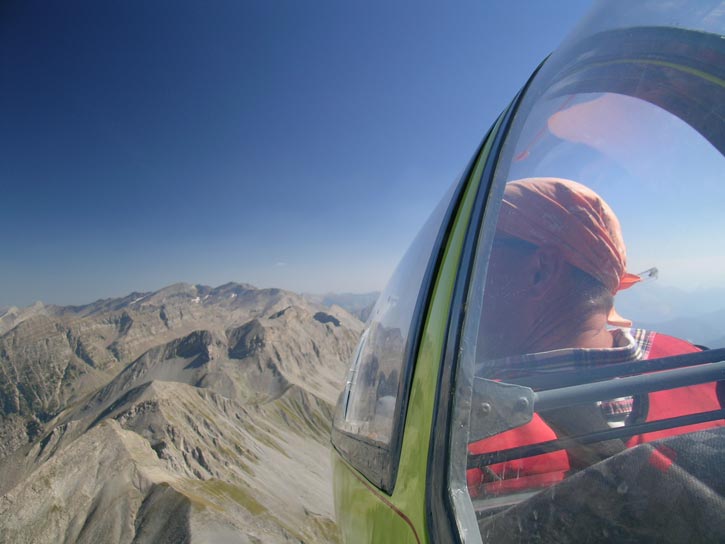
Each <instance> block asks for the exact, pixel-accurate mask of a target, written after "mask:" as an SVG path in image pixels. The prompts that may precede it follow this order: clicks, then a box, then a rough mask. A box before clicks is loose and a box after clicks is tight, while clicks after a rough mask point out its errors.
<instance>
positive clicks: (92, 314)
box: [0, 284, 363, 542]
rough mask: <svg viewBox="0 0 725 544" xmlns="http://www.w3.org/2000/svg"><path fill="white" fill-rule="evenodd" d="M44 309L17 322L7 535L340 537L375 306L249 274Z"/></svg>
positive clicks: (6, 401) (1, 462)
mask: <svg viewBox="0 0 725 544" xmlns="http://www.w3.org/2000/svg"><path fill="white" fill-rule="evenodd" d="M42 308H43V309H42V310H40V309H39V308H36V310H37V311H32V312H29V315H25V314H24V313H23V311H18V312H17V313H16V314H15V315H14V316H13V317H12V319H13V320H15V326H13V327H12V328H9V329H8V330H6V331H5V332H4V333H3V334H2V335H0V372H2V374H0V375H1V376H2V378H1V379H0V401H1V402H0V448H2V451H1V452H0V534H2V535H3V538H0V540H3V541H7V542H15V541H20V540H22V541H28V542H57V541H58V540H59V539H60V540H62V541H67V542H132V541H133V542H162V541H166V542H195V541H198V542H217V541H235V542H236V541H239V542H335V541H337V538H338V537H337V532H336V528H335V525H334V521H333V520H334V516H333V508H332V503H331V498H330V489H329V486H330V485H331V484H330V466H329V451H328V449H329V428H330V421H331V417H332V410H333V406H334V402H335V400H336V397H337V394H338V392H339V390H340V388H341V385H342V382H343V379H344V375H345V371H346V367H347V363H348V360H349V358H350V356H351V354H352V351H353V349H354V347H355V344H356V342H357V338H358V336H359V334H360V332H361V330H362V326H363V325H362V323H361V322H360V321H359V320H358V319H356V318H355V317H353V316H352V315H350V314H349V313H347V312H346V311H345V310H343V309H341V308H340V307H337V306H334V307H332V308H328V307H325V306H323V305H321V304H316V303H313V302H310V301H309V300H306V299H305V298H303V297H301V296H299V295H296V294H294V293H291V292H288V291H283V290H280V289H256V288H254V287H252V286H250V285H242V284H226V285H223V286H220V287H216V288H211V287H207V286H201V285H187V284H176V285H172V286H169V287H167V288H164V289H162V290H160V291H156V292H153V293H133V294H131V295H129V296H126V297H123V298H118V299H105V300H99V301H96V302H94V303H92V304H87V305H83V306H66V307H52V306H48V307H45V306H44V307H42ZM18 317H22V319H18ZM3 318H4V316H3ZM3 318H0V319H3ZM6 323H8V324H9V323H10V319H8V320H7V321H6ZM8 326H9V325H8Z"/></svg>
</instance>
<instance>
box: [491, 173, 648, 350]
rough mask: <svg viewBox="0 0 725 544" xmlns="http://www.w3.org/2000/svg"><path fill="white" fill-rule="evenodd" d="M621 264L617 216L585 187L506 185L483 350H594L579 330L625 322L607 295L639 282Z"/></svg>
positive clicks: (554, 181)
mask: <svg viewBox="0 0 725 544" xmlns="http://www.w3.org/2000/svg"><path fill="white" fill-rule="evenodd" d="M626 261H627V258H626V248H625V245H624V240H623V238H622V232H621V228H620V225H619V220H618V219H617V217H616V215H615V214H614V212H613V211H612V209H611V208H610V207H609V205H608V204H607V203H606V202H605V201H604V200H603V199H602V198H601V197H600V196H599V195H598V194H596V193H595V192H594V191H592V190H591V189H589V188H588V187H585V186H584V185H582V184H580V183H577V182H574V181H570V180H565V179H558V178H529V179H522V180H518V181H513V182H511V183H508V184H507V185H506V188H505V191H504V196H503V201H502V205H501V212H500V215H499V220H498V225H497V228H496V237H495V239H494V247H493V250H492V253H491V260H490V263H491V264H490V266H489V269H488V273H487V280H486V290H485V291H484V307H483V318H482V330H481V333H482V336H481V339H480V341H479V346H480V349H481V351H482V353H483V355H484V356H485V357H486V358H495V357H504V356H509V355H517V354H523V353H532V352H537V351H547V350H551V349H558V348H564V347H601V346H591V345H588V342H587V339H586V333H587V331H590V332H591V331H594V330H595V329H596V330H597V331H598V333H601V331H602V330H606V325H607V323H609V324H616V325H627V324H628V323H627V322H626V320H624V319H622V318H621V317H620V316H618V315H617V314H616V312H614V307H613V296H614V294H615V293H616V292H617V291H619V290H620V289H624V288H626V287H629V286H630V285H632V284H633V283H635V282H636V281H638V280H639V278H638V277H637V276H634V275H632V274H628V273H627V272H626ZM595 324H596V326H595ZM582 335H584V338H582ZM608 336H611V335H608ZM602 338H604V337H602Z"/></svg>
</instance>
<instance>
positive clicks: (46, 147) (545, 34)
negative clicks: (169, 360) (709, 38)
mask: <svg viewBox="0 0 725 544" xmlns="http://www.w3.org/2000/svg"><path fill="white" fill-rule="evenodd" d="M589 4H590V2H588V1H584V0H560V1H557V2H540V1H538V0H530V1H526V2H517V1H507V2H503V1H484V0H479V1H476V2H473V1H468V0H460V1H456V2H444V1H442V0H441V1H439V2H427V1H417V2H413V1H405V2H402V1H401V2H392V1H377V0H366V1H364V2H363V1H359V2H352V1H340V0H335V1H326V0H319V1H313V0H308V1H306V2H300V1H285V0H272V1H255V2H251V1H241V0H239V1H236V0H235V1H223V0H218V1H215V2H188V1H185V0H175V1H166V2H162V1H148V2H142V1H135V0H132V1H126V2H111V1H97V0H93V1H80V0H76V1H69V2H63V3H60V2H57V3H49V2H34V1H7V0H6V1H4V2H2V3H0V119H1V120H2V121H0V225H1V228H2V231H3V243H2V249H1V251H0V306H10V305H16V306H26V305H29V304H32V303H33V302H34V301H36V300H41V301H43V302H44V303H52V304H82V303H86V302H91V301H93V300H96V299H98V298H106V297H112V296H122V295H125V294H128V293H130V292H132V291H151V290H156V289H159V288H161V287H163V286H166V285H169V284H171V283H175V282H180V281H183V282H188V283H201V284H206V285H220V284H222V283H226V282H228V281H237V282H246V283H251V284H253V285H256V286H258V287H281V288H285V289H290V290H294V291H298V292H314V293H325V292H367V291H373V290H380V289H382V288H383V287H384V285H385V283H386V281H387V278H388V277H389V276H390V274H391V273H392V271H393V269H394V268H395V265H396V264H397V262H398V260H399V259H400V257H401V256H402V254H403V252H404V251H405V249H406V248H407V246H408V244H409V243H410V242H411V241H412V239H413V238H414V236H415V234H416V232H417V230H418V229H419V228H420V227H421V226H422V224H423V223H424V221H425V219H426V218H427V216H428V215H429V214H430V212H431V211H432V210H433V208H434V207H435V205H436V203H437V201H438V200H439V199H440V197H441V196H442V195H443V194H444V193H445V191H446V189H447V188H448V187H449V186H450V184H451V183H452V182H453V181H454V180H455V179H457V177H458V176H459V175H460V174H461V171H462V170H463V168H464V167H465V166H466V164H467V163H468V161H469V159H470V157H471V156H472V154H473V152H474V151H475V149H476V147H477V146H478V144H479V143H480V141H481V140H482V138H483V136H484V135H485V133H486V131H487V130H488V128H489V127H490V125H491V124H492V123H493V122H494V121H495V119H496V117H497V116H498V115H499V113H500V112H501V111H502V110H503V109H504V108H505V107H506V106H507V104H508V103H509V101H510V100H511V99H512V98H513V96H514V94H515V93H516V92H517V91H518V90H519V89H520V87H521V86H522V85H523V84H524V83H525V81H526V79H527V78H528V76H529V75H530V73H531V72H532V71H533V70H534V69H535V68H536V66H537V65H538V64H539V62H540V61H541V60H543V58H544V57H545V56H546V55H547V54H548V53H550V52H551V51H552V50H553V49H555V48H556V46H557V44H558V43H559V42H561V41H562V39H563V38H564V37H565V36H566V34H567V33H568V32H569V31H570V30H571V29H572V28H573V27H574V25H575V23H576V22H577V20H578V19H580V18H581V17H582V16H583V15H584V13H586V11H587V8H588V7H589Z"/></svg>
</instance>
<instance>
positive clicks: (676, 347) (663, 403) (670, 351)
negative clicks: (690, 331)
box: [627, 333, 725, 447]
mask: <svg viewBox="0 0 725 544" xmlns="http://www.w3.org/2000/svg"><path fill="white" fill-rule="evenodd" d="M652 336H653V337H652V347H651V348H650V352H649V355H648V357H647V358H648V359H657V358H659V357H668V356H672V355H681V354H683V353H694V352H697V351H701V350H700V349H699V348H697V347H695V346H693V345H692V344H690V343H689V342H685V341H684V340H680V339H679V338H673V337H672V336H667V335H666V334H660V333H653V335H652ZM716 386H717V384H716V383H715V382H710V383H703V384H698V385H690V386H688V387H678V388H677V389H668V390H666V391H654V392H652V393H650V394H649V410H648V412H647V417H646V419H645V421H657V420H659V419H667V418H670V417H677V416H684V415H688V414H698V413H701V412H709V411H711V410H719V409H720V402H719V401H718V398H717V392H716V390H715V388H716ZM722 426H725V420H722V419H720V420H717V421H708V422H705V423H697V424H695V425H687V426H685V427H676V428H674V429H666V430H664V431H656V432H653V433H645V434H643V435H638V436H633V437H632V438H630V439H629V440H628V441H627V446H628V447H632V446H636V445H637V444H643V443H645V442H651V441H652V440H657V439H660V438H666V437H668V436H676V435H678V434H685V433H691V432H694V431H700V430H703V429H709V428H712V427H722Z"/></svg>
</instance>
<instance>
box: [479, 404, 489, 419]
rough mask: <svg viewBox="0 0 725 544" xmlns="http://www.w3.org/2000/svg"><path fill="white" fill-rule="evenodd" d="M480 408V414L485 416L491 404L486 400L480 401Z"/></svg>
mask: <svg viewBox="0 0 725 544" xmlns="http://www.w3.org/2000/svg"><path fill="white" fill-rule="evenodd" d="M480 410H481V415H482V416H487V415H488V414H490V413H491V405H490V404H489V403H488V402H482V403H481V408H480Z"/></svg>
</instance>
